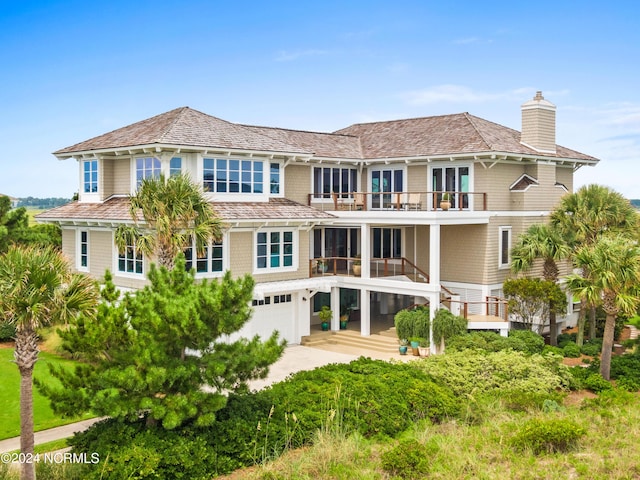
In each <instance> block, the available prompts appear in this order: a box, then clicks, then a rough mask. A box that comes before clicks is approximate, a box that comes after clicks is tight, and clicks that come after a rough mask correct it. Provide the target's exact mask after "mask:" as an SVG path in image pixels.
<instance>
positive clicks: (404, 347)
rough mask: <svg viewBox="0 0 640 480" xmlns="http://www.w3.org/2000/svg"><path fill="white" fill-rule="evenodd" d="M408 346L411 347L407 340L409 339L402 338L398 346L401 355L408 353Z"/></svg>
mask: <svg viewBox="0 0 640 480" xmlns="http://www.w3.org/2000/svg"><path fill="white" fill-rule="evenodd" d="M408 348H409V342H408V341H407V339H406V338H403V339H402V340H400V346H399V347H398V351H399V352H400V355H406V354H407V349H408Z"/></svg>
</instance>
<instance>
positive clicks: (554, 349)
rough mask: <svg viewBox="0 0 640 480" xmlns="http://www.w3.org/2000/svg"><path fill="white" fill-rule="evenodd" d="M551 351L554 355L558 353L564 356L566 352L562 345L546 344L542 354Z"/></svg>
mask: <svg viewBox="0 0 640 480" xmlns="http://www.w3.org/2000/svg"><path fill="white" fill-rule="evenodd" d="M549 353H551V354H553V355H558V356H559V357H564V352H563V351H562V349H561V348H560V347H554V346H553V345H545V346H544V348H543V349H542V354H543V355H547V354H549Z"/></svg>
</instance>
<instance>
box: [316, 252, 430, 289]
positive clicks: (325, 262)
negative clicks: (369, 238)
mask: <svg viewBox="0 0 640 480" xmlns="http://www.w3.org/2000/svg"><path fill="white" fill-rule="evenodd" d="M358 267H361V259H360V258H358V257H320V258H314V259H311V260H309V276H310V277H323V276H328V275H341V276H348V277H359V276H360V275H361V273H360V268H358ZM369 272H370V276H371V277H372V278H382V277H397V276H404V277H407V278H409V279H410V280H412V281H414V282H423V283H428V282H429V275H428V274H427V273H425V272H424V271H423V270H421V269H420V268H418V267H417V266H416V265H415V264H413V263H412V262H411V261H409V260H408V259H406V258H404V257H400V258H372V259H371V260H370V261H369Z"/></svg>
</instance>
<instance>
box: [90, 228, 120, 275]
mask: <svg viewBox="0 0 640 480" xmlns="http://www.w3.org/2000/svg"><path fill="white" fill-rule="evenodd" d="M114 249H115V247H114V246H113V234H112V233H111V232H110V231H104V230H91V231H89V272H90V273H91V276H93V277H95V278H102V277H103V276H104V272H105V270H107V269H109V270H112V271H113V255H114Z"/></svg>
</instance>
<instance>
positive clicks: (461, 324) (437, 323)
mask: <svg viewBox="0 0 640 480" xmlns="http://www.w3.org/2000/svg"><path fill="white" fill-rule="evenodd" d="M467 327H468V322H467V320H466V319H465V318H464V317H459V316H457V315H454V314H453V313H451V312H450V311H449V310H447V309H445V308H441V309H439V310H438V311H437V312H436V315H435V317H434V319H433V341H434V342H435V343H436V345H439V344H440V342H441V341H442V339H443V338H444V340H445V341H446V340H448V339H450V338H452V337H455V336H456V335H463V334H465V333H467Z"/></svg>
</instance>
